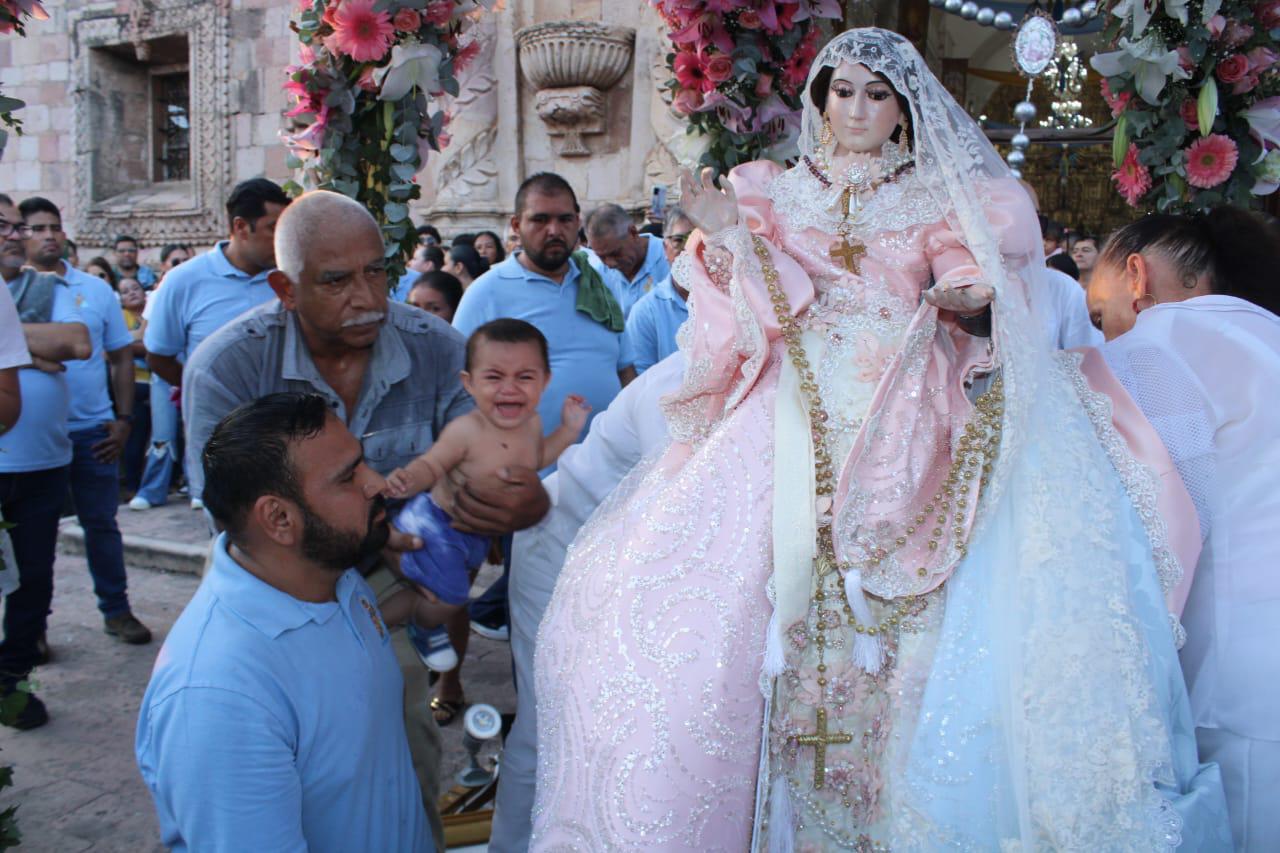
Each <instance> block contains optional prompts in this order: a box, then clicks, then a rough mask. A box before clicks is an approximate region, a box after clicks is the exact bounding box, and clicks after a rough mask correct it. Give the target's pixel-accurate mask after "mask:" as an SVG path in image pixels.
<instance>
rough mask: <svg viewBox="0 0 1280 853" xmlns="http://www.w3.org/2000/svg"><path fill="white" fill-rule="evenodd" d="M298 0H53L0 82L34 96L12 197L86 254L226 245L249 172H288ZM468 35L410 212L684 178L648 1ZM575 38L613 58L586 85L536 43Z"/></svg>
mask: <svg viewBox="0 0 1280 853" xmlns="http://www.w3.org/2000/svg"><path fill="white" fill-rule="evenodd" d="M293 6H294V3H293V2H292V0H65V2H61V3H49V4H47V7H48V10H49V12H50V14H51V18H50V20H48V21H35V22H31V24H30V25H29V26H28V28H27V32H28V35H27V37H26V38H17V37H6V38H4V39H0V86H2V87H3V91H4V92H6V93H7V94H9V95H11V96H13V97H17V98H21V99H22V100H24V101H26V103H27V106H26V107H25V108H24V109H22V110H21V111H20V112H19V113H18V116H19V117H20V118H21V119H22V122H23V130H24V132H23V134H22V135H21V136H17V135H10V137H9V140H8V143H7V145H6V147H5V149H4V151H3V155H0V192H5V193H8V194H9V195H13V196H15V197H17V198H24V197H28V196H32V195H43V196H46V197H48V198H50V199H51V200H52V201H53V202H54V203H56V204H57V205H59V207H60V208H61V209H62V211H63V219H64V222H65V225H66V227H67V231H68V233H69V234H70V235H71V236H72V237H73V238H74V239H75V240H77V242H78V243H79V244H81V245H83V246H86V247H102V246H105V245H108V244H109V243H110V241H111V240H112V238H113V236H114V235H115V234H120V233H128V234H133V235H135V236H137V237H138V238H139V240H140V241H141V242H142V244H143V246H144V247H148V248H155V247H158V246H160V245H162V244H164V243H170V242H187V243H191V244H193V245H197V246H207V245H209V244H211V243H212V242H214V241H216V240H218V239H220V238H221V237H223V235H224V234H225V233H226V230H227V224H226V222H225V213H224V212H223V204H224V201H225V198H226V195H227V193H228V192H229V190H230V188H231V187H232V186H234V185H235V183H236V182H238V181H241V180H244V179H247V178H252V177H258V176H265V177H268V178H270V179H272V180H276V181H284V180H286V179H288V178H289V177H291V173H290V170H289V169H288V167H287V166H286V151H285V148H284V146H283V145H282V144H281V143H280V141H279V135H280V132H281V131H282V130H288V121H289V120H288V119H287V118H285V117H284V112H285V111H286V110H287V109H288V103H287V99H286V95H285V92H284V90H283V86H282V84H283V82H284V79H285V71H284V69H285V67H286V66H287V65H289V64H290V62H291V61H292V59H293V57H294V56H295V55H296V50H297V43H296V39H295V38H294V36H293V34H292V32H290V30H289V17H290V14H291V12H292V10H293ZM547 22H560V24H559V25H558V26H551V27H549V28H548V27H547V26H545V25H546V24H547ZM536 24H543V26H541V27H535V26H534V25H536ZM526 31H527V32H526ZM474 32H475V34H476V37H477V38H478V39H480V41H481V48H482V49H481V53H480V56H479V57H478V58H477V61H475V62H474V63H473V64H472V65H471V66H470V67H469V68H468V69H467V72H466V74H465V75H464V76H463V78H462V79H461V81H460V82H461V85H462V91H461V92H460V94H459V95H458V97H457V98H456V99H452V102H451V103H450V104H449V105H448V106H447V108H448V109H449V111H450V112H451V114H452V115H453V121H452V123H451V125H450V127H449V132H450V135H451V137H452V141H451V143H450V145H449V146H448V147H447V148H446V149H445V150H444V151H443V152H440V153H436V154H432V156H431V158H430V161H429V162H428V164H427V166H426V167H425V168H424V169H423V172H422V173H421V174H420V175H419V180H420V182H421V183H422V185H423V189H424V198H423V199H422V200H421V201H420V202H418V203H416V204H415V209H414V218H415V219H416V220H417V221H425V220H428V219H430V220H431V221H433V222H436V223H437V224H438V225H440V226H441V227H442V228H446V229H450V230H460V229H462V228H464V227H467V228H471V227H486V228H492V227H500V226H501V223H503V222H505V220H506V219H507V218H508V217H509V215H510V212H509V208H510V205H511V200H512V199H513V198H514V195H515V190H516V188H517V186H518V185H519V183H520V181H521V180H523V179H524V177H526V176H527V175H529V174H531V173H533V172H535V171H539V170H543V169H553V170H556V171H558V172H560V173H561V174H564V175H565V177H567V178H568V179H569V180H570V182H571V183H572V184H573V185H574V187H575V189H577V191H578V192H579V194H580V196H581V200H582V203H583V206H584V207H589V206H591V205H593V204H598V203H601V202H605V201H615V202H619V203H622V204H624V205H626V206H628V207H631V208H633V209H636V210H639V209H641V208H643V207H644V206H645V205H646V204H647V202H648V198H649V193H650V191H651V189H652V186H653V185H654V184H656V183H664V184H669V183H672V182H674V178H675V171H676V166H677V159H678V157H677V154H676V153H673V152H672V151H671V150H670V149H669V147H668V144H667V142H666V141H663V140H660V138H659V137H663V138H664V139H665V140H667V141H669V140H673V139H674V140H676V142H677V143H679V142H680V141H681V140H679V137H680V136H681V135H682V131H683V127H682V126H681V125H680V124H679V123H678V121H677V120H676V118H675V117H674V116H673V115H672V114H670V113H669V111H668V109H667V105H666V103H665V102H664V101H663V100H662V98H661V96H660V95H659V93H658V91H657V86H656V85H655V83H654V80H655V76H654V75H655V73H658V74H661V73H664V71H665V69H663V68H662V67H661V66H662V61H663V57H664V55H665V51H666V49H667V47H666V45H665V43H664V41H663V37H664V33H663V29H662V25H661V21H660V20H659V18H658V16H657V15H656V13H654V12H653V10H652V9H651V8H650V7H649V6H648V5H647V4H645V3H643V2H631V3H605V2H603V0H509V2H508V3H506V4H505V7H503V4H499V8H498V9H497V10H495V11H494V12H492V13H489V14H488V15H486V17H485V18H484V19H483V20H482V22H481V23H480V24H479V25H478V26H477V27H476V28H475V30H474ZM574 42H580V43H584V44H585V43H589V44H590V45H591V50H593V51H595V52H596V53H599V54H601V55H602V56H605V57H606V59H608V61H607V62H605V61H603V60H602V61H601V62H600V63H597V65H599V66H600V67H594V66H593V67H588V68H587V69H586V71H585V72H584V73H585V74H586V76H585V77H584V79H582V80H558V79H552V78H553V77H554V74H552V73H551V72H548V73H541V71H540V70H538V68H539V67H538V57H539V55H540V54H539V52H540V51H541V52H542V53H545V52H546V51H548V50H552V51H554V50H568V49H573V43H574ZM522 66H523V67H522ZM588 66H590V63H588ZM588 78H589V79H588ZM691 156H695V157H696V151H695V152H693V154H692V155H691Z"/></svg>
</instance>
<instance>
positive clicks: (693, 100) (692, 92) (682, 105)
mask: <svg viewBox="0 0 1280 853" xmlns="http://www.w3.org/2000/svg"><path fill="white" fill-rule="evenodd" d="M700 106H702V93H701V92H699V91H698V90H697V89H681V90H680V91H679V92H678V93H676V96H675V97H674V98H672V100H671V108H672V109H673V110H675V111H676V112H677V113H679V114H680V115H682V116H689V115H693V114H694V113H696V112H697V111H698V107H700Z"/></svg>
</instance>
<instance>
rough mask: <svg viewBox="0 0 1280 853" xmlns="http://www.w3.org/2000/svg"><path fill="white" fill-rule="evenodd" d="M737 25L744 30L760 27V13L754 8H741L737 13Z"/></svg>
mask: <svg viewBox="0 0 1280 853" xmlns="http://www.w3.org/2000/svg"><path fill="white" fill-rule="evenodd" d="M738 26H740V27H742V28H743V29H744V30H758V29H760V13H759V12H757V11H756V10H755V9H743V10H742V11H741V12H739V13H738Z"/></svg>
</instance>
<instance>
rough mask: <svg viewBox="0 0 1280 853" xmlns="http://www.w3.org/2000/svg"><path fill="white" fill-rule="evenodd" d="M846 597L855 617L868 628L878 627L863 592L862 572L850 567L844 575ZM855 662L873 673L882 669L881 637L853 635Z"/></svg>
mask: <svg viewBox="0 0 1280 853" xmlns="http://www.w3.org/2000/svg"><path fill="white" fill-rule="evenodd" d="M844 597H845V599H846V600H847V601H848V602H849V607H850V609H851V610H853V618H854V619H857V620H858V624H859V625H861V626H864V627H866V628H867V629H871V628H875V627H876V620H875V617H874V616H872V615H871V605H870V604H868V603H867V597H866V596H865V595H864V594H863V593H862V572H861V571H859V570H858V569H850V570H849V571H847V572H845V576H844ZM853 662H854V663H856V664H857V665H858V666H860V667H862V668H863V669H865V670H866V671H867V672H869V673H871V674H872V675H874V674H876V673H877V672H879V671H880V666H881V664H882V663H883V662H884V653H883V650H882V649H881V647H880V638H879V637H877V636H876V635H874V634H870V633H866V632H863V633H860V634H859V633H855V634H854V635H853Z"/></svg>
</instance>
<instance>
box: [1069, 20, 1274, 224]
mask: <svg viewBox="0 0 1280 853" xmlns="http://www.w3.org/2000/svg"><path fill="white" fill-rule="evenodd" d="M1110 14H1111V19H1110V20H1109V22H1108V24H1107V27H1106V29H1105V30H1104V35H1106V36H1107V37H1109V38H1110V41H1111V45H1112V46H1113V47H1115V48H1116V49H1115V50H1114V51H1111V52H1109V53H1100V54H1098V55H1097V56H1094V57H1093V60H1092V65H1093V67H1094V69H1095V70H1096V71H1098V73H1100V74H1102V75H1103V76H1104V79H1103V81H1102V95H1103V97H1104V98H1105V99H1106V101H1107V103H1108V105H1109V106H1110V107H1111V114H1112V115H1113V116H1114V117H1115V118H1116V119H1117V122H1116V130H1115V136H1114V137H1113V139H1112V154H1113V156H1114V158H1115V163H1116V172H1115V173H1114V174H1113V175H1112V179H1113V180H1114V182H1115V185H1116V188H1117V190H1118V191H1119V192H1120V194H1121V195H1123V196H1124V198H1125V200H1126V201H1127V202H1128V203H1129V204H1130V205H1131V206H1133V207H1145V208H1147V209H1154V210H1159V211H1162V212H1168V213H1179V212H1192V211H1196V210H1205V209H1208V208H1210V207H1213V206H1215V205H1220V204H1232V205H1237V206H1240V207H1257V206H1259V203H1260V202H1259V197H1261V196H1265V195H1269V194H1270V193H1273V192H1275V191H1276V189H1277V188H1278V187H1280V66H1278V64H1277V63H1280V49H1278V48H1277V39H1280V0H1154V2H1152V0H1120V2H1117V3H1116V4H1115V5H1113V6H1112V7H1111V9H1110Z"/></svg>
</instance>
